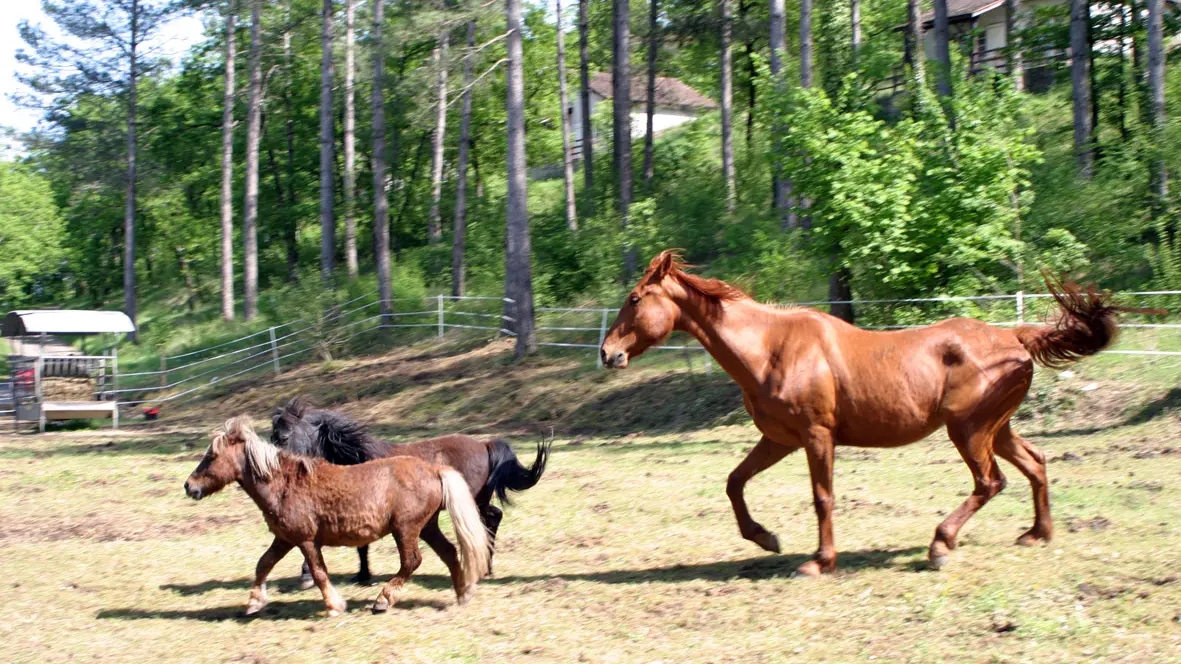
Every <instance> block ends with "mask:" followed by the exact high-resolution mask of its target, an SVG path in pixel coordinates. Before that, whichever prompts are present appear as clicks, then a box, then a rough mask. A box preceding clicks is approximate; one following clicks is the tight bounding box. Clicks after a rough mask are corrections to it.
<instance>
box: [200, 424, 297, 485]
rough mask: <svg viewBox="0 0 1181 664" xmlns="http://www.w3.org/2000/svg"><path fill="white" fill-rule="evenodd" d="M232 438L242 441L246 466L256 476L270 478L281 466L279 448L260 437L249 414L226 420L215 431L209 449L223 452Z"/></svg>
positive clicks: (219, 452)
mask: <svg viewBox="0 0 1181 664" xmlns="http://www.w3.org/2000/svg"><path fill="white" fill-rule="evenodd" d="M230 439H237V440H240V441H242V446H243V455H244V456H245V457H246V467H247V468H249V469H250V472H251V473H253V474H254V476H255V477H258V478H260V479H264V480H268V479H270V478H271V475H273V474H274V473H275V471H276V470H277V469H278V468H279V462H280V461H281V453H280V451H279V448H277V447H275V446H274V445H271V444H270V443H268V442H266V441H265V440H263V439H262V438H259V437H258V434H256V433H255V432H254V427H253V426H252V425H251V424H250V418H249V417H248V416H246V415H239V416H237V417H231V418H230V419H228V420H226V423H225V424H224V425H223V426H222V428H221V430H220V431H215V432H214V433H213V440H212V442H211V443H210V445H209V450H210V451H211V452H213V454H221V453H222V451H224V450H225V447H226V445H227V444H229V440H230Z"/></svg>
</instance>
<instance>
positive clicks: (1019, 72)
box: [1005, 0, 1122, 92]
mask: <svg viewBox="0 0 1181 664" xmlns="http://www.w3.org/2000/svg"><path fill="white" fill-rule="evenodd" d="M1022 12H1024V9H1023V8H1022V6H1021V0H1005V13H1006V17H1005V46H1006V47H1007V48H1008V58H1007V61H1006V63H1005V66H1006V67H1007V68H1008V70H1009V77H1010V78H1012V79H1013V88H1014V89H1015V90H1017V92H1024V91H1025V63H1024V53H1023V52H1022V49H1021V30H1022V29H1023V28H1024V27H1025V20H1024V19H1025V17H1024V16H1023V14H1022ZM1121 55H1122V54H1121Z"/></svg>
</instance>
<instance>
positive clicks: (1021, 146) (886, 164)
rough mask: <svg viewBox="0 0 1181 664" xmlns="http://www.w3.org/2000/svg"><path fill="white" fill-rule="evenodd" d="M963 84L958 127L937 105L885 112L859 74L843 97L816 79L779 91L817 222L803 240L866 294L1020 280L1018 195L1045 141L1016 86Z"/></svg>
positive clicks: (787, 144) (964, 289)
mask: <svg viewBox="0 0 1181 664" xmlns="http://www.w3.org/2000/svg"><path fill="white" fill-rule="evenodd" d="M964 87H965V89H964V90H963V91H962V93H961V94H959V95H958V96H957V97H956V99H955V102H954V103H953V105H952V110H953V113H954V115H955V118H956V126H955V127H954V128H952V127H950V126H949V123H948V122H947V120H946V119H945V117H944V116H943V115H942V114H941V113H939V112H937V111H936V112H931V113H929V114H926V115H924V116H920V117H919V118H917V119H904V120H902V121H899V122H897V123H893V124H891V123H888V122H886V121H884V120H881V119H878V118H877V117H875V115H874V113H873V112H872V107H867V106H866V105H865V104H863V103H861V101H860V99H861V96H862V93H861V89H860V86H859V83H858V80H857V77H856V76H855V75H850V76H848V77H847V78H846V80H845V82H844V84H843V85H842V88H841V92H840V93H839V94H838V95H837V96H836V97H835V98H831V97H830V96H829V95H828V94H827V93H825V92H824V91H823V90H820V89H811V90H794V91H790V92H788V93H786V94H780V95H779V96H778V98H777V100H776V101H777V103H778V104H779V106H778V109H779V110H780V113H781V117H782V118H783V120H782V123H783V126H784V127H785V129H784V131H783V134H782V136H781V138H780V143H779V150H780V153H779V154H782V155H785V158H784V161H785V165H786V169H787V172H788V173H790V174H791V177H792V182H793V186H794V187H795V191H796V193H797V195H798V196H800V197H801V200H802V201H804V203H802V204H801V206H800V209H799V212H800V214H801V215H805V216H807V217H810V218H811V223H812V226H813V231H812V233H811V239H810V241H807V242H805V245H806V246H808V247H809V248H810V250H811V251H812V252H813V254H814V255H816V256H817V257H827V256H833V257H835V261H836V262H837V263H838V264H840V265H842V266H843V267H846V268H848V269H849V270H851V271H852V273H853V275H854V280H855V281H854V285H855V287H856V289H857V291H858V292H859V293H861V294H863V295H872V296H874V297H886V296H902V297H912V296H929V295H934V294H953V293H954V294H961V293H969V292H979V291H980V290H982V289H985V290H987V289H991V288H995V287H997V286H998V285H1002V284H1006V283H1007V282H1011V281H1012V278H1013V276H1014V274H1013V272H1012V267H1013V266H1015V265H1016V264H1017V262H1018V261H1020V260H1021V258H1022V256H1021V255H1022V253H1023V252H1024V247H1023V245H1022V244H1021V243H1020V242H1018V241H1016V240H1015V239H1014V238H1013V233H1012V231H1013V229H1014V228H1015V226H1016V223H1017V219H1018V214H1019V208H1018V206H1016V205H1014V203H1015V202H1016V201H1017V200H1019V199H1020V197H1021V195H1020V194H1019V192H1020V191H1021V188H1022V187H1023V186H1025V185H1027V184H1028V177H1029V168H1030V167H1031V165H1033V164H1034V163H1036V161H1037V160H1038V158H1039V151H1038V150H1037V148H1036V147H1035V146H1034V145H1033V144H1032V143H1031V142H1030V140H1029V138H1030V131H1029V130H1028V129H1025V128H1022V126H1021V122H1020V98H1019V97H1018V96H1017V95H1015V94H1013V93H1011V92H1007V91H1005V90H998V91H993V90H992V89H991V86H989V87H987V88H986V87H985V86H983V85H978V86H964ZM772 94H774V93H772ZM920 94H926V93H925V91H924V92H920ZM925 107H926V108H929V109H937V108H938V105H937V104H935V103H928V104H926V105H925ZM1014 197H1017V198H1016V199H1015V198H1014ZM1025 198H1026V200H1028V198H1029V197H1028V193H1027V194H1025Z"/></svg>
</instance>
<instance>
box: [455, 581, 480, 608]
mask: <svg viewBox="0 0 1181 664" xmlns="http://www.w3.org/2000/svg"><path fill="white" fill-rule="evenodd" d="M475 594H476V584H474V583H473V584H472V585H470V586H468V587H467V588H464V589H463V590H462V591H460V592H457V593H455V603H456V604H458V605H459V606H463V605H465V604H467V603H468V602H470V601H472V595H475Z"/></svg>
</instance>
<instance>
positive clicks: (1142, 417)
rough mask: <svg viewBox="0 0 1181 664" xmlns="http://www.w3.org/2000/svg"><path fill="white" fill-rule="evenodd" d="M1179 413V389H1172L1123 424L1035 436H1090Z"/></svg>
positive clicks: (1142, 407) (1180, 404)
mask: <svg viewBox="0 0 1181 664" xmlns="http://www.w3.org/2000/svg"><path fill="white" fill-rule="evenodd" d="M1178 411H1181V387H1174V388H1173V389H1171V390H1169V391H1168V392H1166V393H1165V394H1164V395H1162V396H1161V397H1160V398H1157V399H1153V400H1152V401H1149V402H1148V403H1146V404H1144V405H1143V406H1141V407H1140V410H1137V411H1136V412H1135V413H1132V414H1131V415H1129V416H1128V418H1127V419H1125V420H1124V421H1123V422H1114V423H1112V424H1108V425H1104V426H1091V427H1083V428H1079V429H1060V430H1057V431H1045V432H1039V433H1036V434H1030V435H1036V436H1039V437H1042V438H1061V437H1064V436H1091V435H1094V434H1097V433H1101V432H1104V431H1112V430H1115V429H1119V428H1122V427H1130V426H1136V425H1138V424H1147V423H1148V422H1151V421H1152V420H1154V419H1156V418H1158V417H1160V416H1161V415H1165V414H1168V413H1173V412H1178Z"/></svg>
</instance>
